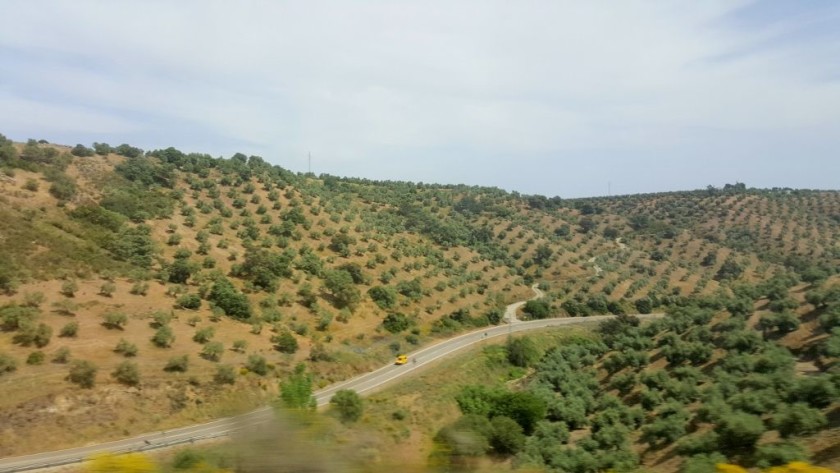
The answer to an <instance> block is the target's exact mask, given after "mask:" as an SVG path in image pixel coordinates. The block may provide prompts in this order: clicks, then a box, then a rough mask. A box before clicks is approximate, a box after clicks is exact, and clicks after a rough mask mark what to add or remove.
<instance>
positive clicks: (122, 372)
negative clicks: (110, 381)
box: [111, 361, 140, 386]
mask: <svg viewBox="0 0 840 473" xmlns="http://www.w3.org/2000/svg"><path fill="white" fill-rule="evenodd" d="M111 376H113V377H114V379H116V380H117V381H118V382H120V383H122V384H125V385H128V386H137V385H138V384H140V369H139V368H138V367H137V363H133V362H131V361H123V362H122V363H120V364H119V365H117V367H116V369H114V371H113V372H112V373H111Z"/></svg>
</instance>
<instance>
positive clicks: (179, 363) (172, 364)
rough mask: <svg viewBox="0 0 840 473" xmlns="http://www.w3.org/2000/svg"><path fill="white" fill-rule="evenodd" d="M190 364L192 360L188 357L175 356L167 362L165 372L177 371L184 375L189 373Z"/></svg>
mask: <svg viewBox="0 0 840 473" xmlns="http://www.w3.org/2000/svg"><path fill="white" fill-rule="evenodd" d="M189 363H190V359H189V356H188V355H181V356H175V357H172V358H170V359H169V361H167V362H166V366H164V367H163V371H169V372H173V371H177V372H180V373H184V372H185V371H187V368H188V367H189Z"/></svg>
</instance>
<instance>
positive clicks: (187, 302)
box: [176, 294, 201, 310]
mask: <svg viewBox="0 0 840 473" xmlns="http://www.w3.org/2000/svg"><path fill="white" fill-rule="evenodd" d="M176 304H177V305H178V307H181V308H182V309H189V310H197V309H199V308H200V307H201V296H199V295H198V294H184V295H183V296H181V297H179V298H178V300H177V302H176Z"/></svg>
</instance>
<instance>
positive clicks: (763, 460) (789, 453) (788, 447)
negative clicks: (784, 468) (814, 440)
mask: <svg viewBox="0 0 840 473" xmlns="http://www.w3.org/2000/svg"><path fill="white" fill-rule="evenodd" d="M754 458H755V462H756V466H758V467H759V468H769V467H773V466H780V465H785V464H787V463H791V462H795V461H807V460H809V458H810V455H809V454H808V449H806V448H805V447H803V446H802V444H799V443H796V442H789V441H787V442H774V443H766V444H762V445H759V446H758V448H756V450H755V456H754ZM771 471H772V470H771ZM805 471H807V470H805Z"/></svg>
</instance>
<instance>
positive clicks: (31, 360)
mask: <svg viewBox="0 0 840 473" xmlns="http://www.w3.org/2000/svg"><path fill="white" fill-rule="evenodd" d="M45 358H46V355H44V352H42V351H40V350H38V351H33V352H32V353H30V354H29V356H28V357H26V364H27V365H40V364H43V363H44V359H45Z"/></svg>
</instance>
